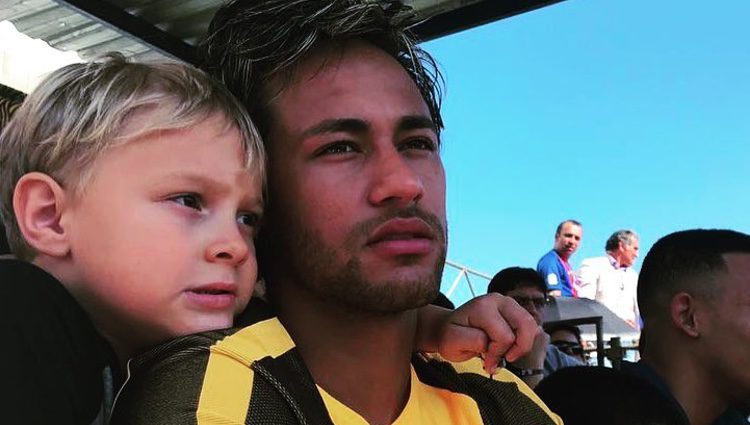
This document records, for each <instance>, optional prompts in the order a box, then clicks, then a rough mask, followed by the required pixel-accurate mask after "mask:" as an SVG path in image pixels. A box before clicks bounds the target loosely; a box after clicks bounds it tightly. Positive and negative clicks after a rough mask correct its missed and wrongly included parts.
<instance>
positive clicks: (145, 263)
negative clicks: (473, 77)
mask: <svg viewBox="0 0 750 425" xmlns="http://www.w3.org/2000/svg"><path fill="white" fill-rule="evenodd" d="M133 122H135V123H137V122H138V117H135V118H134V119H133ZM243 158H244V152H243V151H242V149H241V146H240V135H239V132H238V131H237V130H236V129H235V128H233V127H227V126H226V125H225V121H224V120H223V118H222V117H221V116H218V115H216V116H212V117H210V118H209V119H206V120H204V121H202V122H201V123H200V124H198V125H196V126H194V127H191V128H187V129H181V130H170V131H163V132H156V133H152V134H149V135H147V136H145V137H141V138H138V139H136V140H133V141H129V142H128V143H126V144H124V145H122V146H118V147H115V148H112V149H110V150H108V151H107V152H105V153H104V154H103V155H102V156H101V157H100V158H99V159H98V160H97V162H96V164H95V166H94V169H93V173H92V176H91V178H90V180H89V181H88V182H86V184H85V185H84V188H83V191H82V193H81V194H80V195H79V196H78V199H77V200H74V201H73V205H71V207H70V208H69V209H68V210H67V213H66V214H65V215H64V216H63V218H62V221H61V225H62V226H64V228H65V229H66V232H68V233H69V235H70V244H71V245H70V246H71V252H70V256H71V258H70V260H71V264H72V269H73V270H72V276H74V277H75V278H74V281H73V282H67V283H68V284H69V285H68V286H69V288H70V290H71V291H72V292H73V293H74V295H76V297H77V298H78V300H79V301H80V302H81V303H82V304H83V305H84V307H85V308H86V309H87V311H88V312H89V314H90V315H92V318H93V319H94V322H95V323H96V325H97V327H98V328H99V329H100V331H101V332H103V333H104V334H105V336H106V337H108V339H110V341H112V343H113V344H114V348H115V350H117V351H118V352H119V353H120V354H126V355H132V354H134V353H135V352H137V351H138V350H142V349H144V348H147V347H149V346H151V345H154V344H156V343H159V342H161V341H164V340H166V339H169V338H171V337H175V336H179V335H184V334H189V333H194V332H200V331H206V330H212V329H220V328H226V327H230V326H231V325H232V321H233V317H234V315H235V314H236V313H238V312H239V311H241V310H242V309H243V308H244V307H245V306H246V304H247V302H248V300H249V299H250V296H251V294H252V291H253V286H254V284H255V281H256V272H257V267H256V261H255V247H254V244H253V237H254V235H255V230H256V229H255V227H256V224H257V221H258V218H259V216H260V214H261V211H262V203H261V202H262V199H261V188H260V179H259V178H258V177H257V176H255V175H254V174H253V173H252V172H251V171H248V170H246V169H245V166H244V160H243Z"/></svg>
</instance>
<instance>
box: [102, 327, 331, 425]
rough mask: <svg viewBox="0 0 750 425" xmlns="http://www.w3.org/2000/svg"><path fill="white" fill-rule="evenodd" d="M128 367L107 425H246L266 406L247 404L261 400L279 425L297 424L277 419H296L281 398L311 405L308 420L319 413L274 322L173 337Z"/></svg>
mask: <svg viewBox="0 0 750 425" xmlns="http://www.w3.org/2000/svg"><path fill="white" fill-rule="evenodd" d="M129 369H130V375H131V377H130V379H129V380H128V382H126V384H125V385H124V386H123V389H122V390H121V393H120V397H119V399H118V402H117V404H116V406H115V409H114V414H113V420H112V425H117V424H131V425H132V424H170V423H194V422H195V418H196V417H197V416H201V415H206V414H208V415H213V417H214V418H215V419H217V420H221V421H224V422H225V423H245V422H246V420H247V418H250V416H252V415H255V414H259V413H258V411H257V409H259V408H260V409H263V408H264V407H263V406H262V405H258V403H257V402H253V403H252V404H251V400H259V399H264V400H266V401H268V402H269V403H272V404H273V405H274V406H276V407H275V408H274V409H273V412H271V413H273V414H276V415H277V417H278V418H279V422H278V423H295V422H293V421H291V420H290V421H286V419H284V420H282V419H281V418H282V417H283V418H287V417H292V416H293V409H291V408H290V407H289V406H287V404H288V401H285V400H286V398H284V396H283V395H284V394H291V396H290V397H292V398H293V399H295V403H297V404H314V405H315V406H316V408H315V409H310V411H311V412H312V413H310V414H312V415H313V416H315V415H316V414H317V413H319V412H320V411H321V408H320V406H322V401H319V400H318V399H317V398H316V394H317V392H316V391H315V390H314V383H313V382H312V379H311V378H310V377H309V372H307V370H306V369H305V367H304V364H303V363H302V361H301V358H300V357H299V354H298V353H297V352H296V350H294V344H293V342H292V340H291V338H290V337H289V334H288V333H287V332H286V330H285V329H284V327H283V325H282V324H281V323H280V322H279V321H278V319H276V318H269V319H266V320H262V321H259V322H256V323H253V324H251V325H248V326H245V327H241V328H230V329H223V330H217V331H209V332H203V333H199V334H194V335H188V336H184V337H181V338H177V339H175V340H172V341H169V342H167V343H165V344H162V345H160V346H158V347H156V348H154V349H152V350H150V351H148V352H147V353H144V354H143V355H141V356H138V357H137V358H136V359H134V360H132V361H131V364H130V365H129ZM248 406H251V409H250V410H248ZM253 406H255V408H252V407H253ZM285 406H286V407H285ZM271 413H269V414H271ZM307 413H308V412H306V414H307ZM278 415H281V416H278ZM290 415H292V416H290ZM183 419H184V422H182V420H183ZM314 423H324V422H314Z"/></svg>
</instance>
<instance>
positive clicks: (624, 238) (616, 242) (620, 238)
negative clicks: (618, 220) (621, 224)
mask: <svg viewBox="0 0 750 425" xmlns="http://www.w3.org/2000/svg"><path fill="white" fill-rule="evenodd" d="M634 239H638V234H636V233H635V232H634V231H632V230H628V229H622V230H618V231H616V232H615V233H612V236H610V237H609V239H607V243H605V244H604V250H605V251H607V252H611V251H615V250H616V249H617V248H618V247H619V246H620V242H622V244H623V245H626V246H630V245H631V244H632V243H633V240H634Z"/></svg>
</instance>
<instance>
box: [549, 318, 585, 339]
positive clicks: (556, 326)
mask: <svg viewBox="0 0 750 425" xmlns="http://www.w3.org/2000/svg"><path fill="white" fill-rule="evenodd" d="M544 331H545V332H547V333H548V334H550V335H551V334H552V333H554V332H557V331H568V332H570V333H572V334H573V335H575V337H576V339H577V340H578V342H579V343H580V342H581V329H580V328H579V327H578V326H576V325H571V324H570V323H565V322H559V323H553V324H551V325H549V326H545V327H544Z"/></svg>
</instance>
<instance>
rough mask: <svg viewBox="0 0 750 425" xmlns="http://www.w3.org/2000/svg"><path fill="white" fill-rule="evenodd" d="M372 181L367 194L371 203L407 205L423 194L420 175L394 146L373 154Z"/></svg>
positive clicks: (417, 199)
mask: <svg viewBox="0 0 750 425" xmlns="http://www.w3.org/2000/svg"><path fill="white" fill-rule="evenodd" d="M372 167H373V169H372V172H373V183H372V186H371V188H370V192H369V195H368V198H369V201H370V203H371V204H373V205H383V204H388V203H390V204H395V205H396V206H399V207H404V206H408V205H409V204H411V203H413V202H417V201H419V200H420V199H421V198H422V196H423V195H424V184H423V183H422V177H421V176H420V175H419V174H418V173H417V172H416V170H414V168H413V165H412V164H411V163H410V161H409V160H408V159H407V158H405V157H404V156H403V155H402V154H401V152H399V151H397V150H396V149H395V147H394V148H393V149H388V151H387V152H379V153H377V154H375V155H374V157H373V163H372Z"/></svg>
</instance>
